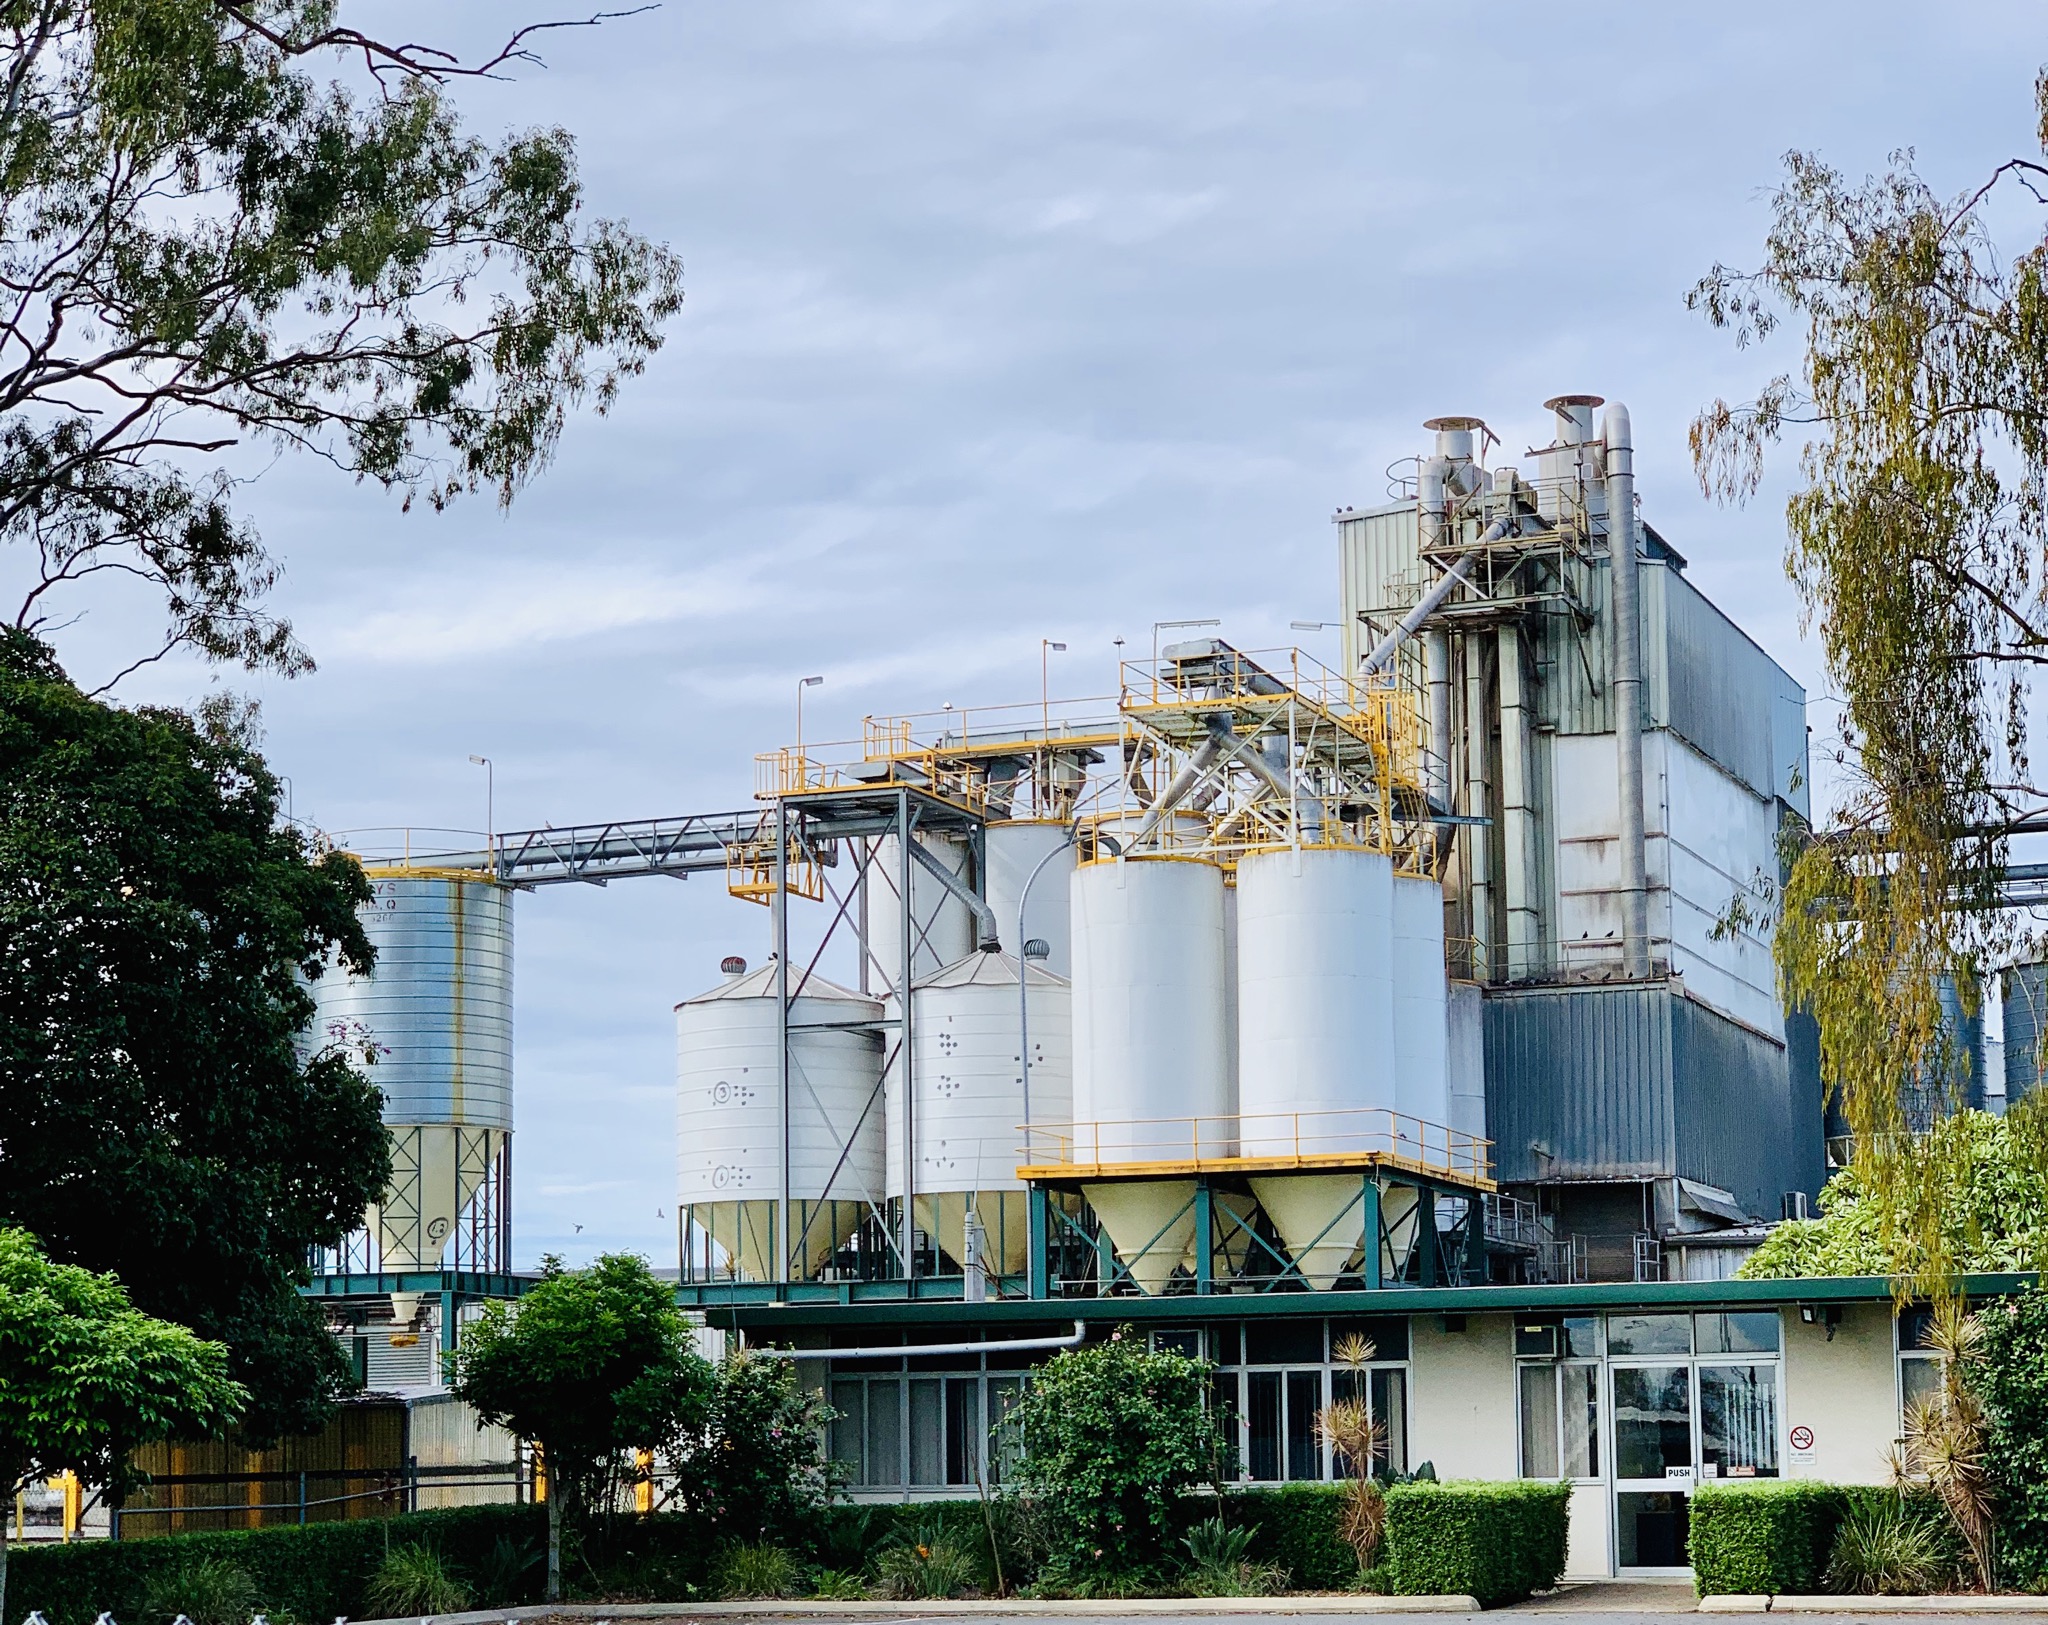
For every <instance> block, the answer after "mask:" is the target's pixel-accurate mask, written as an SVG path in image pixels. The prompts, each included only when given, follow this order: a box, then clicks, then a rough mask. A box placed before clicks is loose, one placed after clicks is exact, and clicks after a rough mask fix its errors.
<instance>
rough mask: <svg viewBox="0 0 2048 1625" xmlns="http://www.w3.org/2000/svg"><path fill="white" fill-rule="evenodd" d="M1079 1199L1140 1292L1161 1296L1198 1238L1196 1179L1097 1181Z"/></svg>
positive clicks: (1086, 1187) (1086, 1188) (1085, 1186)
mask: <svg viewBox="0 0 2048 1625" xmlns="http://www.w3.org/2000/svg"><path fill="white" fill-rule="evenodd" d="M1081 1194H1082V1195H1083V1196H1084V1197H1086V1198H1087V1201H1088V1205H1089V1206H1090V1207H1091V1208H1093V1209H1094V1210H1095V1217H1096V1218H1098V1219H1100V1220H1101V1221H1102V1228H1103V1230H1104V1232H1105V1233H1106V1234H1107V1235H1108V1236H1109V1239H1110V1242H1111V1244H1112V1245H1113V1246H1114V1247H1115V1248H1116V1252H1117V1257H1118V1258H1120V1259H1122V1260H1123V1262H1124V1266H1125V1268H1127V1269H1128V1270H1129V1271H1130V1273H1131V1280H1132V1282H1133V1283H1134V1284H1135V1285H1136V1286H1137V1288H1138V1290H1139V1291H1140V1292H1143V1293H1145V1294H1147V1295H1148V1296H1151V1297H1157V1296H1158V1295H1159V1294H1160V1293H1162V1292H1164V1291H1165V1290H1166V1283H1167V1282H1168V1281H1170V1280H1172V1279H1173V1271H1174V1268H1175V1266H1176V1265H1178V1264H1179V1263H1180V1262H1181V1261H1182V1259H1184V1258H1186V1257H1187V1256H1188V1250H1189V1248H1190V1247H1191V1246H1192V1245H1193V1244H1194V1239H1195V1182H1194V1181H1193V1180H1192V1179H1138V1180H1097V1181H1091V1182H1090V1183H1087V1184H1084V1185H1083V1186H1082V1187H1081Z"/></svg>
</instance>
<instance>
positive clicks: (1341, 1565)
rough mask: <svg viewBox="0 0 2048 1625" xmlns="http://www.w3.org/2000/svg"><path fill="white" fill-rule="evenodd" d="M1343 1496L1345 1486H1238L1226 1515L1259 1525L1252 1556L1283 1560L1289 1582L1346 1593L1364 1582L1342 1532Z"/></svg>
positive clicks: (1235, 1521)
mask: <svg viewBox="0 0 2048 1625" xmlns="http://www.w3.org/2000/svg"><path fill="white" fill-rule="evenodd" d="M1343 1494H1344V1486H1343V1485H1341V1484H1288V1485H1284V1486H1282V1487H1281V1488H1278V1489H1270V1490H1263V1489H1262V1490H1233V1491H1232V1492H1231V1493H1230V1495H1229V1497H1228V1498H1227V1499H1226V1500H1225V1502H1224V1508H1225V1511H1224V1516H1225V1517H1226V1518H1227V1519H1228V1520H1229V1521H1230V1522H1231V1523H1233V1524H1235V1525H1237V1526H1238V1527H1239V1528H1241V1529H1256V1533H1255V1534H1254V1535H1253V1536H1252V1548H1251V1555H1252V1557H1253V1558H1254V1559H1255V1560H1256V1561H1258V1562H1261V1563H1278V1564H1279V1565H1280V1566H1281V1567H1282V1568H1284V1569H1285V1570H1286V1571H1287V1573H1288V1575H1289V1576H1290V1579H1289V1584H1291V1585H1293V1586H1295V1587H1297V1588H1298V1589H1300V1590H1303V1591H1343V1590H1346V1589H1348V1588H1349V1587H1351V1586H1353V1585H1355V1584H1356V1583H1357V1581H1358V1555H1357V1553H1355V1552H1353V1551H1352V1550H1351V1548H1350V1547H1349V1546H1347V1545H1345V1544H1344V1542H1343V1540H1341V1539H1340V1538H1339V1537H1338V1534H1337V1516H1338V1513H1339V1511H1340V1509H1341V1506H1342V1496H1343ZM1208 1504H1209V1503H1207V1502H1204V1503H1203V1505H1204V1507H1206V1506H1207V1505H1208ZM1206 1515H1207V1514H1206V1513H1204V1516H1206Z"/></svg>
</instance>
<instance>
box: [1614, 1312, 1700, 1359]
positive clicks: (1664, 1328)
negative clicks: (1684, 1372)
mask: <svg viewBox="0 0 2048 1625" xmlns="http://www.w3.org/2000/svg"><path fill="white" fill-rule="evenodd" d="M1607 1352H1608V1353H1609V1354H1690V1353H1692V1316H1690V1315H1609V1316H1608V1317H1607Z"/></svg>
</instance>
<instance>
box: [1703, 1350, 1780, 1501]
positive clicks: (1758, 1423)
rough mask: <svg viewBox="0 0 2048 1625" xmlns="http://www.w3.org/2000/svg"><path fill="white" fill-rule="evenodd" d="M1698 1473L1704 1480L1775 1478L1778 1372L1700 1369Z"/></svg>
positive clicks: (1719, 1367)
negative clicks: (1714, 1478)
mask: <svg viewBox="0 0 2048 1625" xmlns="http://www.w3.org/2000/svg"><path fill="white" fill-rule="evenodd" d="M1700 1468H1701V1471H1702V1472H1703V1473H1704V1474H1706V1476H1708V1477H1721V1478H1776V1477H1777V1476H1778V1368H1777V1367H1776V1366H1774V1365H1703V1366H1701V1367H1700Z"/></svg>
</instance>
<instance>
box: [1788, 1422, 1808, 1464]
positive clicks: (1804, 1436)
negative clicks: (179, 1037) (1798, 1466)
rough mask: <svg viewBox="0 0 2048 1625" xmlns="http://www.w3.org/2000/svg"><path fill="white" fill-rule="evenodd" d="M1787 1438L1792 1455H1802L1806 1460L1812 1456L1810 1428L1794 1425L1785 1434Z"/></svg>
mask: <svg viewBox="0 0 2048 1625" xmlns="http://www.w3.org/2000/svg"><path fill="white" fill-rule="evenodd" d="M1787 1438H1788V1440H1789V1441H1790V1443H1791V1445H1792V1454H1793V1455H1794V1456H1804V1457H1805V1458H1807V1459H1808V1460H1811V1459H1812V1458H1813V1429H1812V1428H1809V1427H1796V1428H1794V1429H1793V1430H1792V1431H1791V1433H1790V1434H1788V1435H1787Z"/></svg>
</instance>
